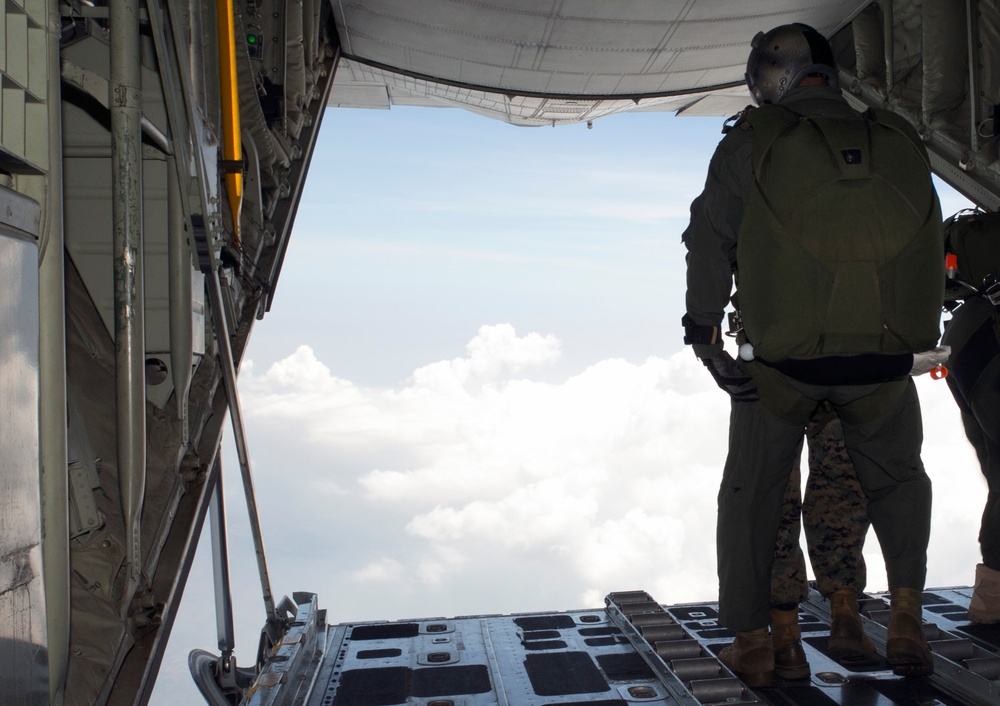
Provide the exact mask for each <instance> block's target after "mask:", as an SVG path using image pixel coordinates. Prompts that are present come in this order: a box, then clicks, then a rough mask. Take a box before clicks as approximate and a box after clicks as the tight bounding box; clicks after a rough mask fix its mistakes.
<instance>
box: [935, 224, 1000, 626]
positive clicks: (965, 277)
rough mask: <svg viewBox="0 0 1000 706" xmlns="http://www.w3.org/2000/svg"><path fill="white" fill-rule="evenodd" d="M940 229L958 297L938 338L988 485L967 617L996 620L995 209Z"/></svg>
mask: <svg viewBox="0 0 1000 706" xmlns="http://www.w3.org/2000/svg"><path fill="white" fill-rule="evenodd" d="M947 233H948V237H947V244H948V250H949V252H951V253H953V254H954V255H955V256H956V262H955V264H956V266H957V271H956V272H955V273H953V274H955V275H956V280H957V283H959V282H960V283H962V284H961V285H959V286H957V287H956V290H955V293H954V295H951V296H949V298H954V299H963V300H964V303H963V304H962V305H961V306H959V307H958V309H956V310H955V312H954V315H953V316H952V318H951V320H950V321H949V322H948V324H947V325H946V326H945V330H944V337H943V338H942V339H941V342H942V343H945V344H948V345H950V346H951V349H952V356H951V359H950V360H949V361H948V368H949V370H950V371H951V374H950V375H949V376H948V378H947V379H948V387H949V388H950V389H951V394H952V395H953V396H954V398H955V402H957V403H958V407H959V409H960V410H961V412H962V424H963V425H964V427H965V435H966V436H967V437H968V439H969V441H970V442H971V443H972V445H973V447H974V448H975V449H976V456H977V457H978V458H979V465H980V468H981V469H982V472H983V475H984V476H986V484H987V489H988V492H987V496H986V507H985V509H984V510H983V519H982V524H981V525H980V528H979V547H980V549H981V551H982V555H983V562H982V563H981V564H978V565H977V566H976V582H975V585H974V587H973V590H972V599H971V600H970V602H969V620H970V621H972V622H973V623H995V622H1000V310H998V307H1000V284H998V281H1000V212H993V213H979V212H976V213H971V214H964V215H960V216H959V217H957V218H954V219H953V220H951V221H950V222H949V224H948V227H947ZM950 292H951V290H950V289H949V293H950Z"/></svg>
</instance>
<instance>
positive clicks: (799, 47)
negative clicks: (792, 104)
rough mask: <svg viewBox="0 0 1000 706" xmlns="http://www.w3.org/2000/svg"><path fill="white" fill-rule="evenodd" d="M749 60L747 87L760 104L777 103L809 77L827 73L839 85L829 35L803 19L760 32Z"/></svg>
mask: <svg viewBox="0 0 1000 706" xmlns="http://www.w3.org/2000/svg"><path fill="white" fill-rule="evenodd" d="M751 46H753V49H751V50H750V57H749V58H748V59H747V73H746V80H747V87H748V88H749V89H750V94H751V95H752V96H753V98H754V100H755V101H757V104H758V105H759V104H762V103H775V102H777V101H778V99H779V98H781V96H783V95H784V94H785V92H786V91H789V90H791V89H792V88H795V87H796V86H798V85H799V83H800V82H801V81H802V79H804V78H805V77H806V76H809V75H814V74H818V75H821V76H825V77H826V79H827V81H828V82H829V84H830V86H831V87H833V88H839V85H840V83H839V81H838V79H837V62H836V61H834V59H833V50H832V49H831V48H830V43H829V42H828V41H826V38H825V37H824V36H823V35H822V34H820V33H819V32H817V31H816V30H814V29H813V28H812V27H810V26H809V25H804V24H801V23H799V22H796V23H795V24H790V25H781V26H780V27H775V28H774V29H772V30H771V31H770V32H758V33H757V36H756V37H754V38H753V43H752V44H751Z"/></svg>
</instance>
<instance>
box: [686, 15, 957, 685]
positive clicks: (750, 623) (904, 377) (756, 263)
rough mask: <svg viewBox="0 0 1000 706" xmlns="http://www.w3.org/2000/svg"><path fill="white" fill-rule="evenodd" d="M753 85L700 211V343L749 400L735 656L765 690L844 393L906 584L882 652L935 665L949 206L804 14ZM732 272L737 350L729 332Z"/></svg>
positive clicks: (757, 60)
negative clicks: (933, 533) (816, 465)
mask: <svg viewBox="0 0 1000 706" xmlns="http://www.w3.org/2000/svg"><path fill="white" fill-rule="evenodd" d="M752 46H753V49H752V51H751V52H750V56H749V59H748V62H747V73H746V79H747V85H748V86H749V88H750V93H751V94H752V95H753V97H754V100H755V101H756V102H757V104H758V105H759V106H760V107H758V108H755V109H748V110H747V111H745V112H744V113H743V114H742V115H741V116H740V118H739V120H737V122H736V124H735V125H734V126H733V127H732V128H731V129H730V130H728V132H727V133H726V135H725V137H723V139H722V141H721V142H720V143H719V146H718V148H717V149H716V152H715V154H714V155H713V157H712V161H711V163H710V165H709V171H708V178H707V180H706V184H705V190H704V191H703V192H702V194H701V195H700V196H698V197H697V198H696V199H695V201H694V203H693V204H692V205H691V223H690V225H689V226H688V228H687V230H686V231H685V232H684V236H683V239H684V242H685V244H686V245H687V248H688V257H687V265H688V270H687V314H686V315H685V316H684V319H683V322H682V323H683V324H684V328H685V342H686V343H689V344H691V345H692V346H693V348H694V352H695V354H696V355H697V356H698V357H699V358H700V359H701V360H702V362H703V363H704V364H705V366H706V367H707V368H708V370H709V372H710V373H711V374H712V375H713V377H714V378H715V379H716V381H717V382H718V383H719V385H720V387H722V388H723V389H725V390H726V391H727V392H729V393H730V395H731V396H732V398H733V403H732V413H731V418H730V433H729V456H728V458H727V460H726V466H725V470H724V472H723V479H722V485H721V487H720V489H719V516H718V527H717V549H718V570H719V614H720V621H721V623H722V624H723V625H725V626H727V627H729V628H730V629H732V630H734V631H736V640H735V641H734V643H733V644H732V645H730V646H728V647H726V648H725V649H724V650H723V651H722V652H721V653H720V654H719V658H720V659H721V660H722V661H723V663H725V664H726V666H728V667H729V668H730V670H731V671H733V672H734V673H736V674H737V675H738V676H740V677H741V678H742V679H743V680H744V681H745V682H747V683H748V684H750V685H751V686H763V685H766V684H769V683H770V682H771V680H772V679H773V677H774V654H773V643H772V640H771V634H770V633H769V631H768V626H769V623H770V620H771V617H770V607H771V601H770V578H771V566H772V561H773V558H774V551H775V537H776V535H777V530H778V523H779V519H780V516H781V509H782V495H783V493H784V490H785V488H786V486H787V483H788V477H789V473H790V470H791V468H792V466H793V464H794V462H795V458H796V456H795V454H796V451H797V450H798V449H799V446H800V444H801V441H802V435H803V431H804V429H805V426H806V424H807V422H808V421H809V418H810V417H811V415H812V414H813V412H814V411H815V410H816V409H817V407H819V406H820V405H821V404H823V403H828V404H829V405H830V406H831V407H832V409H833V410H834V411H835V412H836V414H837V416H838V418H839V419H840V421H841V423H842V426H843V431H844V439H845V443H846V446H847V449H848V452H849V454H850V456H851V460H852V461H853V463H854V466H855V468H856V470H857V473H858V478H859V480H860V482H861V485H862V488H863V489H864V491H865V495H866V496H867V498H868V507H869V510H868V511H869V516H870V518H871V521H872V525H873V526H874V528H875V531H876V534H877V535H878V538H879V543H880V544H881V546H882V553H883V556H884V557H885V561H886V571H887V574H888V580H889V589H890V592H891V596H892V598H891V611H890V620H889V629H888V633H889V635H888V643H887V648H886V657H887V659H888V661H889V663H890V664H891V666H892V668H893V671H894V672H895V673H897V674H900V675H905V676H923V675H927V674H930V673H931V672H932V671H933V662H932V659H931V655H930V651H929V650H928V647H927V643H926V640H925V638H924V635H923V630H922V620H921V592H922V589H923V586H924V578H925V574H926V564H927V541H928V537H929V533H930V505H931V489H930V480H929V479H928V477H927V475H926V473H925V472H924V468H923V464H922V462H921V460H920V448H921V444H922V426H921V419H920V406H919V401H918V400H917V394H916V389H915V388H914V386H913V383H912V381H911V380H910V378H909V372H910V370H911V368H912V367H913V361H914V358H913V354H914V353H915V352H918V351H926V350H928V349H931V348H933V347H934V345H935V343H936V342H937V338H938V334H939V330H938V326H939V321H940V307H941V301H942V296H943V277H942V276H941V270H942V267H941V253H942V252H943V241H942V233H941V217H940V206H939V204H938V200H937V195H936V194H935V192H934V187H933V184H932V182H931V177H930V168H929V164H928V160H927V154H926V151H925V150H924V148H923V146H922V145H921V143H920V140H919V138H918V136H917V135H916V132H915V131H914V130H913V129H912V127H911V126H910V125H909V124H908V123H906V121H905V120H903V119H902V118H899V117H898V116H895V115H893V114H892V113H889V112H886V111H869V112H868V113H866V114H859V113H858V112H856V111H855V110H853V109H852V108H851V107H850V106H849V105H848V104H847V102H846V100H845V99H844V98H843V96H842V95H841V94H840V92H839V90H838V78H837V68H836V64H835V61H834V58H833V52H832V50H831V48H830V45H829V43H828V42H827V41H826V39H825V38H824V37H823V36H822V35H821V34H819V33H818V32H816V31H815V30H814V29H812V28H811V27H808V26H806V25H803V24H792V25H783V26H781V27H778V28H776V29H773V30H771V31H770V32H767V33H766V34H765V33H760V34H758V35H757V37H756V38H755V39H754V41H753V45H752ZM734 277H735V279H736V281H737V284H738V287H739V292H738V298H739V313H740V314H741V317H742V322H743V329H742V331H741V333H740V337H739V338H738V339H737V342H738V343H739V344H740V358H741V360H740V362H739V363H737V362H736V361H735V360H733V358H732V357H731V356H729V354H728V353H726V352H725V351H724V350H723V346H722V341H721V336H720V325H721V322H722V317H723V312H724V309H725V307H726V304H727V303H728V301H729V298H730V294H731V291H732V286H733V281H734Z"/></svg>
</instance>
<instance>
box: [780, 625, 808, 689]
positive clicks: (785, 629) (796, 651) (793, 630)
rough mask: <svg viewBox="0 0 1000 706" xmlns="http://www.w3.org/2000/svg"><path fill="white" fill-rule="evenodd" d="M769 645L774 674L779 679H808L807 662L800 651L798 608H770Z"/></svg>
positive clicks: (800, 638) (800, 636) (804, 654)
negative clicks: (772, 654) (772, 653)
mask: <svg viewBox="0 0 1000 706" xmlns="http://www.w3.org/2000/svg"><path fill="white" fill-rule="evenodd" d="M771 644H772V646H773V648H774V673H775V674H776V675H777V676H778V677H779V678H781V679H808V678H809V662H808V660H806V653H805V650H803V649H802V633H801V631H800V630H799V611H798V608H793V609H792V610H779V609H777V608H771Z"/></svg>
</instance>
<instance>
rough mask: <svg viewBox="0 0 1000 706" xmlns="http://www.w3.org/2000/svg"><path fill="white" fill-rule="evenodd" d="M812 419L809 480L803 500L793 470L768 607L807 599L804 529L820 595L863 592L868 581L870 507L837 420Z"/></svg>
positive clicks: (796, 468)
mask: <svg viewBox="0 0 1000 706" xmlns="http://www.w3.org/2000/svg"><path fill="white" fill-rule="evenodd" d="M818 414H822V416H821V417H820V418H814V419H813V421H812V422H810V424H809V427H808V429H807V430H806V440H807V444H808V447H809V477H808V480H807V482H806V488H805V499H803V497H802V491H801V470H800V468H799V462H798V461H796V462H795V465H794V467H793V468H792V473H791V476H790V477H789V479H788V485H787V487H786V488H785V495H784V498H783V504H782V513H781V523H780V524H779V526H778V538H777V541H776V543H775V549H774V565H773V567H772V569H771V603H772V605H787V604H792V603H801V602H802V601H804V600H805V599H806V596H807V595H808V585H807V577H806V565H805V559H804V557H803V556H802V548H801V545H800V542H799V534H800V528H801V527H802V526H804V527H805V531H806V545H807V547H808V550H809V560H810V562H811V563H812V567H813V573H814V574H815V576H816V583H817V588H818V589H819V592H820V593H822V594H823V595H824V596H828V595H830V594H831V593H833V591H835V590H837V589H838V588H853V589H855V590H856V591H857V592H859V593H860V592H861V591H863V590H864V588H865V583H866V580H867V575H866V567H865V559H864V556H863V555H862V553H861V552H862V549H863V548H864V544H865V536H866V535H867V534H868V527H869V524H870V522H869V520H868V503H867V500H866V498H865V494H864V491H863V490H862V488H861V483H860V482H859V481H858V476H857V473H856V472H855V470H854V465H853V464H852V463H851V458H850V456H848V454H847V447H846V445H845V444H844V432H843V429H842V428H841V425H840V420H839V419H838V418H837V416H836V415H835V414H833V413H832V412H826V413H823V411H822V410H820V411H819V412H818Z"/></svg>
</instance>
